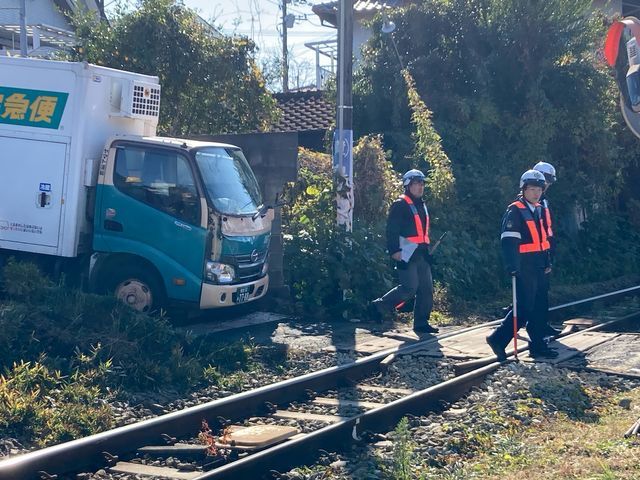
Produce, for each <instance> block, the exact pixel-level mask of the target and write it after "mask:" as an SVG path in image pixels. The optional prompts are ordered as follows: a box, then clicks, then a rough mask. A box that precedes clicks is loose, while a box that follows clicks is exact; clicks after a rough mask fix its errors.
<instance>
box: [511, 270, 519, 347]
mask: <svg viewBox="0 0 640 480" xmlns="http://www.w3.org/2000/svg"><path fill="white" fill-rule="evenodd" d="M511 289H512V291H513V358H514V359H515V360H518V297H517V295H516V276H515V275H512V276H511Z"/></svg>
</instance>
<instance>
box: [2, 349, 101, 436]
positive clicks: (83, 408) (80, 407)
mask: <svg viewBox="0 0 640 480" xmlns="http://www.w3.org/2000/svg"><path fill="white" fill-rule="evenodd" d="M44 360H45V359H44V358H41V359H40V361H38V362H33V363H31V362H20V363H15V364H14V365H13V367H12V368H10V369H5V373H4V375H0V431H2V432H3V433H5V434H8V435H11V436H15V437H17V438H18V439H21V440H25V439H26V440H28V441H30V440H32V439H33V440H35V441H36V443H37V444H38V445H39V446H44V445H50V444H52V443H60V442H64V441H67V440H72V439H74V438H78V437H81V436H87V435H91V434H93V433H97V432H99V431H103V430H106V429H108V428H111V427H112V426H113V418H112V414H111V409H110V408H109V407H108V406H107V405H106V404H104V403H103V402H102V401H101V399H103V398H105V397H106V396H107V394H106V392H105V391H103V390H102V389H101V388H100V387H99V386H98V385H97V384H98V383H100V382H101V381H102V380H103V376H104V375H105V373H106V372H107V370H108V366H107V365H101V366H100V367H99V368H97V369H95V368H84V367H83V365H82V362H81V363H80V365H78V366H77V367H76V369H75V371H74V373H73V374H72V375H71V376H69V377H64V376H62V375H61V373H60V372H59V371H52V370H50V369H49V368H48V367H46V366H45V365H44V364H43V363H42V362H43V361H44Z"/></svg>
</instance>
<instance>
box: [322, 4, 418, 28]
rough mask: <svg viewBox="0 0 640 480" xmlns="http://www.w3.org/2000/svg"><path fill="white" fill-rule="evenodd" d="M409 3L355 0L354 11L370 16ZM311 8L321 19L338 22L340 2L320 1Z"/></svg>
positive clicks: (333, 23) (363, 15) (360, 14)
mask: <svg viewBox="0 0 640 480" xmlns="http://www.w3.org/2000/svg"><path fill="white" fill-rule="evenodd" d="M409 3H411V0H382V1H381V0H355V1H354V2H353V11H354V13H355V14H356V16H362V17H370V16H373V14H375V13H377V12H379V11H381V10H383V9H385V8H396V7H402V6H404V5H407V4H409ZM311 10H312V11H313V13H315V14H316V15H318V17H320V19H321V20H323V21H325V22H328V23H330V24H331V25H333V26H335V25H336V24H337V20H336V19H337V17H338V2H328V3H318V4H316V5H314V6H313V7H312V8H311Z"/></svg>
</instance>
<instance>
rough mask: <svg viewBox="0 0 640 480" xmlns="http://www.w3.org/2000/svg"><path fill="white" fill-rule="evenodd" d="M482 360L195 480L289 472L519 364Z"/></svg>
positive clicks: (635, 315)
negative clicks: (362, 434)
mask: <svg viewBox="0 0 640 480" xmlns="http://www.w3.org/2000/svg"><path fill="white" fill-rule="evenodd" d="M636 318H640V312H635V313H632V314H629V315H626V316H623V317H620V318H617V319H612V320H609V321H607V322H604V323H602V324H598V325H594V326H592V327H590V328H587V329H585V330H581V331H579V332H574V333H570V334H568V335H565V336H564V337H563V338H570V337H573V336H578V335H582V334H584V333H586V332H593V331H596V330H600V329H602V328H605V327H608V326H612V325H614V324H616V323H622V322H625V321H628V320H633V319H636ZM528 349H529V347H528V346H522V347H520V348H518V352H525V351H527V350H528ZM484 360H486V361H485V362H484V363H483V364H479V365H477V367H476V368H475V369H473V370H471V371H468V372H467V373H464V374H461V375H459V376H457V377H455V378H453V379H450V380H447V381H444V382H441V383H439V384H437V385H434V386H431V387H429V388H426V389H424V390H421V391H418V392H414V393H412V394H411V395H408V396H406V397H403V398H401V399H398V400H395V401H393V402H391V403H388V404H387V405H385V406H383V407H380V408H376V409H372V410H369V411H367V412H365V413H363V414H360V415H357V416H354V417H351V418H349V419H346V420H343V421H341V422H338V423H336V424H333V425H329V426H327V427H324V428H322V429H319V430H316V431H315V432H312V433H310V434H307V435H305V436H303V437H300V438H298V439H295V440H292V441H289V442H284V443H281V444H279V445H277V446H275V447H272V448H269V449H266V450H263V451H262V452H259V453H256V454H253V455H250V456H248V457H246V458H244V459H242V460H238V461H235V462H232V463H229V464H227V465H224V466H222V467H219V468H216V469H215V470H211V471H209V472H205V473H203V474H202V475H199V476H198V477H196V478H195V479H194V480H223V479H237V478H261V476H262V475H264V473H265V472H267V471H269V470H270V469H279V468H285V469H286V468H291V467H292V466H293V464H294V462H295V464H296V465H300V464H304V463H306V462H307V461H308V460H309V459H310V458H312V457H314V456H317V453H316V452H317V451H318V449H319V448H323V446H326V445H331V448H332V449H334V450H335V449H340V448H341V447H344V445H345V444H348V443H351V442H352V438H353V439H356V437H357V435H356V429H359V430H360V431H363V430H368V431H371V432H381V431H388V430H390V429H392V428H393V427H394V426H395V425H396V423H397V422H398V421H399V420H400V418H401V417H402V416H403V415H406V414H425V413H428V412H430V411H434V410H436V409H438V408H439V407H441V406H442V404H443V402H454V401H457V400H459V399H460V398H461V397H462V396H463V395H464V394H466V393H467V392H468V391H469V390H470V389H471V388H472V387H474V386H477V385H480V384H481V383H482V381H483V380H484V379H485V377H486V376H487V375H489V374H490V373H492V372H493V371H495V370H497V369H498V368H499V367H500V366H501V365H502V364H503V363H507V362H512V361H518V360H517V358H516V357H515V356H514V355H513V354H512V355H510V356H509V357H508V359H507V360H505V361H504V362H498V361H496V360H495V356H490V357H486V358H485V359H484ZM350 433H351V434H350ZM292 459H295V460H292Z"/></svg>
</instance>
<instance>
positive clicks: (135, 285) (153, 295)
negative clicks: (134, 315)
mask: <svg viewBox="0 0 640 480" xmlns="http://www.w3.org/2000/svg"><path fill="white" fill-rule="evenodd" d="M109 291H110V292H111V293H113V295H114V296H115V297H116V298H117V299H118V300H120V301H121V302H122V303H124V304H125V305H127V306H129V307H131V308H132V309H134V310H137V311H138V312H144V313H153V312H156V311H158V310H160V308H163V307H165V305H166V294H165V293H164V287H163V285H162V283H161V282H160V280H159V279H158V277H157V275H156V274H155V273H153V272H150V271H149V270H148V269H146V268H144V267H140V266H136V265H132V266H125V267H122V268H121V269H119V270H118V271H115V272H112V274H111V276H110V279H109Z"/></svg>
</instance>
